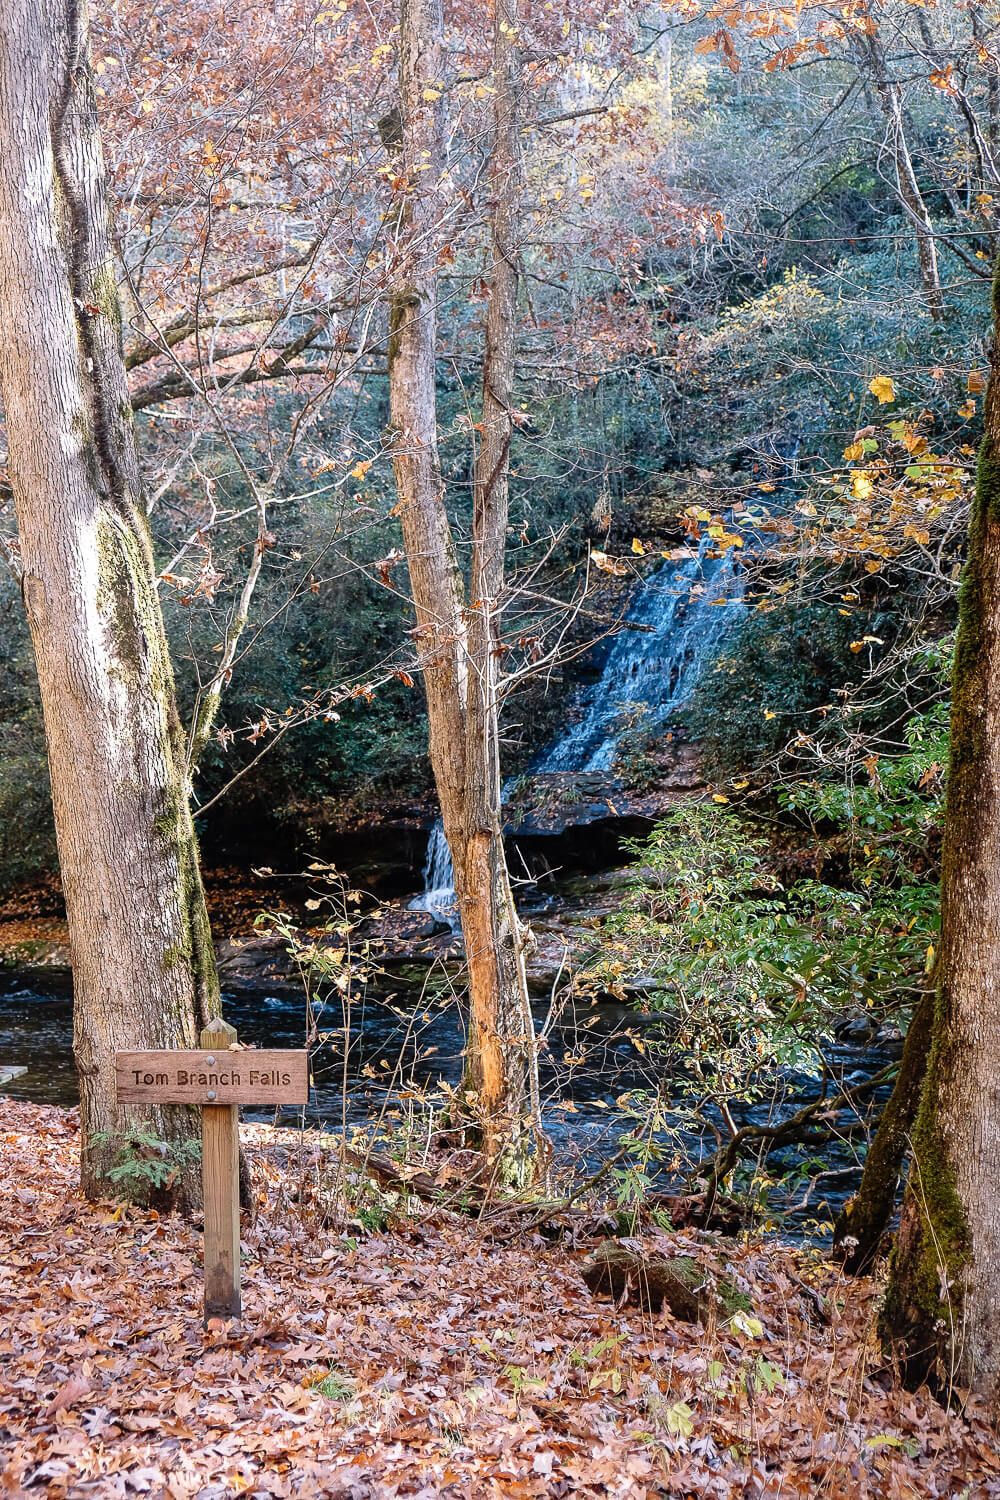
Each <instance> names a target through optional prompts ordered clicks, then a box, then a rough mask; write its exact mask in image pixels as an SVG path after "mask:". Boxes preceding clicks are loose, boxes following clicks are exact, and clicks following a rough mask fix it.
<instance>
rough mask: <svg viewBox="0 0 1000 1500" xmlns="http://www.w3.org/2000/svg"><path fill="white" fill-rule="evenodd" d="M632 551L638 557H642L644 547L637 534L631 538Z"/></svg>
mask: <svg viewBox="0 0 1000 1500" xmlns="http://www.w3.org/2000/svg"><path fill="white" fill-rule="evenodd" d="M632 551H633V552H635V553H636V554H637V555H638V556H639V557H642V556H643V555H644V553H645V551H646V549H645V547H644V546H643V545H642V543H641V542H640V540H639V538H638V537H637V536H634V537H633V538H632Z"/></svg>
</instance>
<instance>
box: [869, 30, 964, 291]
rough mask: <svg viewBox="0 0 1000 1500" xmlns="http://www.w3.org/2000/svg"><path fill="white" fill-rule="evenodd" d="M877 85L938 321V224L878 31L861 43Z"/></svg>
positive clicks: (899, 195)
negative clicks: (926, 196)
mask: <svg viewBox="0 0 1000 1500" xmlns="http://www.w3.org/2000/svg"><path fill="white" fill-rule="evenodd" d="M860 45H861V47H862V55H863V57H864V58H865V60H866V62H867V65H868V69H869V71H870V73H871V78H872V82H873V83H874V86H875V95H876V97H877V99H878V103H879V108H880V109H881V111H882V117H883V119H884V120H885V124H886V131H887V134H888V139H889V146H890V149H891V151H892V159H893V166H894V169H895V176H896V181H895V190H896V196H897V198H898V199H899V201H900V204H901V205H902V208H903V210H904V212H905V213H906V215H907V217H908V218H909V220H910V222H911V223H912V225H913V227H914V230H915V231H916V239H917V261H918V264H919V266H920V279H921V282H922V283H923V289H924V301H925V303H926V304H927V311H928V312H929V313H930V315H931V317H932V318H934V319H935V320H937V319H938V318H941V317H943V316H944V303H943V301H942V297H941V277H940V274H939V272H938V263H937V246H936V244H935V240H934V226H933V224H932V223H931V216H930V214H929V213H928V211H927V204H926V203H925V202H924V197H923V194H922V193H921V191H920V184H919V183H918V181H917V174H916V171H915V170H914V166H913V158H912V156H911V155H910V147H909V144H908V142H907V139H906V121H905V119H904V116H903V97H902V94H901V92H900V87H899V84H898V83H897V81H896V80H895V78H893V77H892V76H891V74H890V73H889V66H888V63H887V61H886V56H885V49H884V48H883V46H882V40H881V37H880V36H879V35H878V33H877V32H871V33H869V34H868V35H866V36H865V37H864V39H863V41H862V42H861V43H860Z"/></svg>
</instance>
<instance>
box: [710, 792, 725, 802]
mask: <svg viewBox="0 0 1000 1500" xmlns="http://www.w3.org/2000/svg"><path fill="white" fill-rule="evenodd" d="M712 801H713V802H728V801H729V798H728V797H727V796H726V795H725V793H724V792H713V793H712Z"/></svg>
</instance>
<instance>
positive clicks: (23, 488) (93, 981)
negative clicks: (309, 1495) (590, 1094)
mask: <svg viewBox="0 0 1000 1500" xmlns="http://www.w3.org/2000/svg"><path fill="white" fill-rule="evenodd" d="M105 195H106V189H105V173H104V161H103V155H102V151H101V143H100V137H99V133H98V127H97V119H96V113H95V108H94V90H93V82H92V78H91V72H90V62H89V56H88V38H87V11H86V5H85V4H77V3H74V0H50V3H45V4H43V3H42V0H4V3H3V5H2V6H0V309H2V314H3V321H4V338H3V340H2V341H0V389H2V395H3V402H4V409H5V414H6V424H7V436H8V444H9V454H10V477H11V484H12V487H13V491H14V500H15V506H16V511H17V521H18V529H19V535H20V548H21V561H22V566H23V576H22V588H23V593H24V602H25V607H26V611H27V616H28V622H29V626H30V630H31V638H32V642H33V646H34V652H35V661H36V665H37V671H38V682H39V688H40V692H41V700H42V710H43V714H44V721H45V734H46V742H47V747H48V756H49V768H50V774H51V782H52V798H53V808H54V814H55V824H56V835H57V840H58V847H59V860H60V868H61V872H62V880H63V889H64V893H65V899H66V909H67V915H68V919H69V931H70V943H71V949H72V961H73V976H74V1054H75V1058H76V1063H77V1069H78V1072H79V1076H80V1106H81V1136H82V1152H83V1185H84V1188H85V1190H86V1191H87V1192H88V1193H90V1194H91V1195H97V1194H100V1193H101V1192H102V1191H104V1190H106V1189H107V1181H106V1178H105V1177H104V1175H103V1174H104V1171H105V1170H106V1167H107V1165H108V1157H109V1150H108V1148H107V1147H105V1148H98V1147H97V1146H95V1144H94V1142H93V1139H92V1137H93V1133H94V1132H98V1131H100V1132H108V1133H109V1134H116V1133H120V1132H121V1131H122V1130H123V1129H124V1128H125V1127H126V1126H127V1125H128V1124H129V1118H128V1113H127V1112H126V1111H124V1110H119V1109H118V1107H117V1105H116V1102H115V1086H114V1052H115V1050H116V1048H134V1049H141V1048H149V1047H192V1046H194V1045H196V1041H197V1033H198V1029H199V1027H200V1026H202V1025H204V1024H206V1023H207V1021H208V1020H209V1019H211V1017H212V1016H214V1015H215V1014H216V1013H217V1010H218V985H217V981H216V975H215V964H214V957H213V952H212V945H211V940H210V933H209V926H208V918H207V915H206V910H205V901H204V893H203V890H202V885H201V877H200V873H199V868H198V857H197V849H196V845H195V836H194V829H193V826H192V821H191V815H190V810H189V803H188V790H187V784H186V780H185V776H184V770H183V766H184V737H183V734H182V732H181V727H180V724H179V721H178V716H177V710H176V706H175V698H174V686H173V678H172V673H171V667H170V660H169V656H168V651H167V643H166V637H165V634H164V629H163V621H162V617H161V614H160V608H159V603H158V600H157V593H156V578H155V569H154V564H153V557H152V550H151V546H150V539H149V534H148V529H147V524H146V519H145V514H144V510H143V505H142V493H141V482H140V474H139V464H138V458H137V452H136V443H135V436H134V432H133V427H132V416H131V407H130V404H129V399H128V391H127V387H126V381H125V367H124V362H123V358H122V331H121V314H120V308H119V301H118V294H117V287H116V279H115V272H114V263H113V259H112V255H111V246H110V240H109V229H108V221H107V207H106V201H105ZM39 1061H40V1063H41V1062H42V1059H40V1060H39ZM189 1115H190V1112H189V1111H187V1110H183V1109H179V1108H163V1109H161V1110H158V1111H155V1112H154V1114H153V1117H152V1129H153V1130H154V1131H155V1132H156V1133H157V1134H158V1135H159V1136H160V1137H161V1138H163V1139H164V1140H166V1141H167V1142H168V1143H169V1142H170V1141H172V1140H177V1139H180V1138H188V1137H190V1136H192V1135H194V1134H196V1132H197V1127H196V1124H193V1123H192V1121H191V1119H190V1118H189ZM144 1118H146V1119H148V1117H144Z"/></svg>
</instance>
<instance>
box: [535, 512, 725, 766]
mask: <svg viewBox="0 0 1000 1500" xmlns="http://www.w3.org/2000/svg"><path fill="white" fill-rule="evenodd" d="M709 547H710V541H709V538H708V537H707V536H706V537H704V538H703V539H702V542H701V545H700V547H699V548H698V550H697V552H692V553H691V556H690V557H686V558H684V559H682V560H681V561H679V562H677V561H670V562H667V563H664V565H663V567H661V568H657V570H656V572H655V573H653V574H651V575H650V577H649V578H647V579H646V580H645V582H644V583H642V584H640V586H639V588H638V590H637V592H636V595H635V598H634V600H633V603H632V607H631V609H630V610H629V613H628V616H627V623H626V626H625V628H624V629H623V630H621V631H619V633H618V634H617V635H616V636H615V637H614V640H613V641H612V644H611V647H610V650H609V651H608V655H607V658H606V660H605V663H604V670H603V671H602V673H601V676H600V678H599V679H598V681H597V682H595V683H594V684H593V685H592V686H591V687H589V688H587V689H586V690H585V691H584V693H583V694H582V695H581V697H580V698H579V699H578V707H579V709H580V716H579V718H578V719H577V721H576V722H575V723H574V724H572V725H571V727H570V728H569V729H568V730H567V731H566V733H565V734H563V735H560V737H559V738H558V739H557V740H554V741H553V743H552V744H551V745H549V747H548V748H547V749H546V750H544V751H543V752H542V754H541V755H540V756H539V758H538V760H537V761H536V762H535V764H534V766H533V767H532V769H533V770H534V771H609V770H611V768H612V766H613V764H614V760H615V752H616V751H617V749H618V742H619V739H620V738H621V735H622V731H623V728H624V726H623V724H622V716H623V714H624V713H627V711H628V710H629V708H631V707H633V706H635V705H645V707H646V708H647V709H648V714H647V717H646V719H645V721H644V724H643V728H644V729H653V730H655V729H658V728H659V727H660V726H661V725H664V724H666V722H667V721H668V720H669V718H670V716H671V714H673V713H676V712H677V710H678V709H679V708H681V707H682V705H683V704H684V703H685V702H686V701H687V699H688V698H689V697H690V696H691V693H692V692H693V691H694V687H695V684H696V683H697V681H698V678H699V677H700V676H701V673H702V671H703V669H704V668H705V667H706V666H707V665H708V663H709V662H710V661H712V660H713V658H714V657H715V655H716V652H717V650H718V648H719V646H720V644H721V642H722V638H723V636H724V635H726V633H727V632H728V630H729V629H730V627H731V625H732V624H733V621H734V618H735V616H736V614H737V613H738V612H740V611H742V609H743V607H744V606H743V587H744V586H743V574H742V572H741V570H740V569H739V568H737V567H736V565H735V561H734V558H733V554H732V552H726V553H725V554H724V555H723V556H722V557H716V558H712V557H709V556H708V551H709ZM630 626H631V627H633V628H631V629H630V628H629V627H630Z"/></svg>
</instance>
